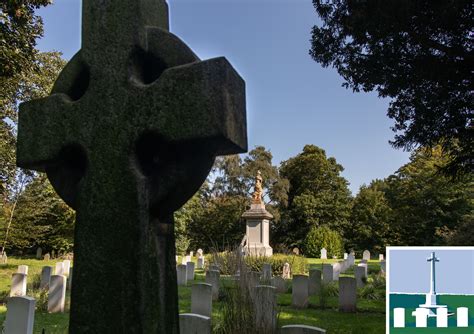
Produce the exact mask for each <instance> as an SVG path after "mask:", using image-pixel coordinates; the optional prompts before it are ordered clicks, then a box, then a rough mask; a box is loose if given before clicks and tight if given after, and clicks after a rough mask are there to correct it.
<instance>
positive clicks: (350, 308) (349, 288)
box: [339, 277, 357, 312]
mask: <svg viewBox="0 0 474 334" xmlns="http://www.w3.org/2000/svg"><path fill="white" fill-rule="evenodd" d="M356 303H357V286H356V280H355V278H353V277H341V278H339V311H341V312H355V311H356Z"/></svg>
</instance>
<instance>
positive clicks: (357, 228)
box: [347, 181, 392, 254]
mask: <svg viewBox="0 0 474 334" xmlns="http://www.w3.org/2000/svg"><path fill="white" fill-rule="evenodd" d="M379 183H380V182H377V181H374V182H372V183H371V184H370V185H369V186H365V185H363V186H362V187H361V188H360V190H359V193H358V194H357V196H356V197H355V199H354V202H353V206H352V210H351V224H352V229H350V230H349V231H348V233H347V238H348V239H349V240H350V243H349V245H350V247H349V248H352V249H356V250H362V249H368V250H370V251H371V252H375V253H382V254H383V253H384V252H385V246H386V245H387V242H388V240H389V238H390V234H391V224H390V223H391V219H392V210H391V208H390V206H389V203H388V201H387V199H386V198H385V193H384V192H383V191H382V190H379V189H378V188H379V187H378V185H379Z"/></svg>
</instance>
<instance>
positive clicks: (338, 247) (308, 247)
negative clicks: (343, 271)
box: [304, 226, 344, 258]
mask: <svg viewBox="0 0 474 334" xmlns="http://www.w3.org/2000/svg"><path fill="white" fill-rule="evenodd" d="M321 248H326V250H327V255H328V258H330V257H332V256H334V255H336V256H341V255H342V254H343V253H344V243H343V241H342V237H341V236H340V235H339V233H337V232H336V231H333V230H331V229H329V228H328V227H326V226H321V227H316V226H315V227H313V228H311V230H310V231H309V233H308V235H307V236H306V239H305V242H304V252H305V254H306V256H308V257H320V256H321Z"/></svg>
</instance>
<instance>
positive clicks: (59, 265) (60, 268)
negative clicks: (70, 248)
mask: <svg viewBox="0 0 474 334" xmlns="http://www.w3.org/2000/svg"><path fill="white" fill-rule="evenodd" d="M54 274H55V275H64V262H56V267H55V269H54Z"/></svg>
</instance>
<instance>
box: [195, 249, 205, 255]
mask: <svg viewBox="0 0 474 334" xmlns="http://www.w3.org/2000/svg"><path fill="white" fill-rule="evenodd" d="M196 253H197V256H203V255H204V252H203V250H202V248H199V249H198V250H197V252H196Z"/></svg>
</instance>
